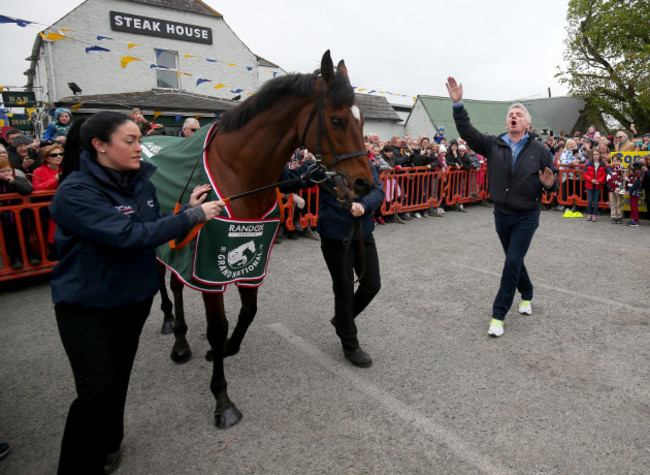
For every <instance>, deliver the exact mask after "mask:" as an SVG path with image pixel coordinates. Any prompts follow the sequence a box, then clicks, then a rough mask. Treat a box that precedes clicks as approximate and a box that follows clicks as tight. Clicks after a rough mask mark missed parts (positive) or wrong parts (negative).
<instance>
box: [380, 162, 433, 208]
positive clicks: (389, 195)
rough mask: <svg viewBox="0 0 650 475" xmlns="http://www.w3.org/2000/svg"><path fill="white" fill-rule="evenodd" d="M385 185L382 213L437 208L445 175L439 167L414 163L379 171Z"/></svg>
mask: <svg viewBox="0 0 650 475" xmlns="http://www.w3.org/2000/svg"><path fill="white" fill-rule="evenodd" d="M380 179H381V181H382V183H383V186H384V193H385V195H386V196H385V198H384V203H383V204H382V206H381V208H380V211H381V214H383V215H389V214H394V213H406V212H415V211H419V210H427V209H429V208H432V207H433V208H437V207H438V206H440V205H441V203H442V201H443V185H444V182H445V175H444V173H443V172H442V170H440V169H434V170H432V169H430V168H427V167H413V168H402V169H399V170H398V169H391V170H385V171H383V172H381V175H380Z"/></svg>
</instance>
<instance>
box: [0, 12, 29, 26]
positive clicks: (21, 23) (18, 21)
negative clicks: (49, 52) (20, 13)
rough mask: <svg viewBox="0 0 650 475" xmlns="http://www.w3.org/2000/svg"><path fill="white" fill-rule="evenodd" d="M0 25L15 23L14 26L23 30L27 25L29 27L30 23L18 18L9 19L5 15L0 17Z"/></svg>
mask: <svg viewBox="0 0 650 475" xmlns="http://www.w3.org/2000/svg"><path fill="white" fill-rule="evenodd" d="M0 23H15V24H16V25H18V26H20V27H23V28H25V27H26V26H27V25H31V24H32V22H31V21H27V20H21V19H20V18H11V17H8V16H5V15H0Z"/></svg>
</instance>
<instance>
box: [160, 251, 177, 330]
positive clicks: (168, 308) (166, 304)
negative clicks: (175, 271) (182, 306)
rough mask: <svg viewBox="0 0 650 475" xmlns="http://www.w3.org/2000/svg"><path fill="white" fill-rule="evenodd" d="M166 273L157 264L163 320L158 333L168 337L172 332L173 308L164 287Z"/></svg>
mask: <svg viewBox="0 0 650 475" xmlns="http://www.w3.org/2000/svg"><path fill="white" fill-rule="evenodd" d="M166 273H167V268H166V267H165V266H164V265H162V263H160V262H158V288H159V289H160V299H161V301H162V302H161V303H160V310H162V312H163V315H164V318H163V325H162V328H161V329H160V333H162V334H163V335H170V334H171V333H172V331H173V330H174V306H173V305H172V301H171V300H169V295H168V294H167V286H166V285H165V274H166Z"/></svg>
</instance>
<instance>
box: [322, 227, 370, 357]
mask: <svg viewBox="0 0 650 475" xmlns="http://www.w3.org/2000/svg"><path fill="white" fill-rule="evenodd" d="M345 244H346V240H341V239H326V238H323V237H321V251H322V252H323V257H324V258H325V263H326V264H327V268H328V269H329V271H330V275H331V276H332V289H333V290H334V323H335V324H336V334H337V335H338V337H339V338H340V339H341V343H342V344H343V348H344V349H346V350H354V349H356V348H358V347H359V340H358V339H357V326H356V324H355V323H354V319H355V318H356V317H357V316H358V315H359V314H360V313H361V312H362V311H363V310H364V309H365V308H366V307H367V306H368V304H369V303H370V302H371V301H372V299H373V298H374V297H375V295H377V293H378V292H379V289H380V288H381V277H380V275H379V257H378V256H377V246H376V245H375V238H374V237H373V236H372V234H371V235H369V236H367V237H365V238H364V239H363V245H364V251H363V253H362V252H360V250H359V242H358V241H353V242H351V243H350V247H349V250H348V256H347V259H346V258H345ZM362 254H365V256H363V257H362ZM364 261H365V263H364ZM364 268H365V269H364ZM362 272H363V275H362V277H361V281H360V282H359V286H358V287H357V290H356V292H355V290H354V284H353V282H354V274H355V273H356V274H357V275H359V274H360V273H362Z"/></svg>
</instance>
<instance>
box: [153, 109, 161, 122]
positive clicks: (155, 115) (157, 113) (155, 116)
mask: <svg viewBox="0 0 650 475" xmlns="http://www.w3.org/2000/svg"><path fill="white" fill-rule="evenodd" d="M162 113H163V111H153V120H156V119H157V118H158V117H160V116H161V115H162Z"/></svg>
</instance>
